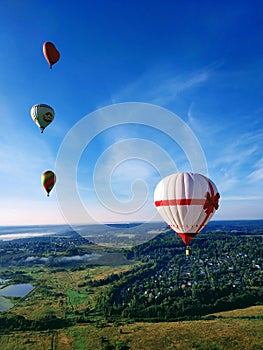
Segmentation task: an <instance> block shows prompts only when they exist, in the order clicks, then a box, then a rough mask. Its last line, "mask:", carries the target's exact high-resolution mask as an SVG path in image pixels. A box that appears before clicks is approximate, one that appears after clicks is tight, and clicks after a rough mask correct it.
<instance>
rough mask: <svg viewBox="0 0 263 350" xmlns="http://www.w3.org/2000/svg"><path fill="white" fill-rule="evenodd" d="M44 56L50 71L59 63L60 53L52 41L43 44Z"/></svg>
mask: <svg viewBox="0 0 263 350" xmlns="http://www.w3.org/2000/svg"><path fill="white" fill-rule="evenodd" d="M43 54H44V56H45V59H46V60H47V62H48V63H49V67H50V69H52V66H53V64H55V63H57V62H58V60H59V59H60V53H59V51H58V49H57V48H56V46H55V45H54V44H53V43H51V42H50V41H46V42H45V43H44V44H43Z"/></svg>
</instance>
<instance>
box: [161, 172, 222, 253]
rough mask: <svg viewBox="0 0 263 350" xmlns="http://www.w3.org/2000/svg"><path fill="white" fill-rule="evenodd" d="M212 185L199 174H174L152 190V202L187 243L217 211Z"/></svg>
mask: <svg viewBox="0 0 263 350" xmlns="http://www.w3.org/2000/svg"><path fill="white" fill-rule="evenodd" d="M219 197H220V195H219V193H218V191H217V188H216V186H215V184H214V183H213V182H212V181H211V180H210V179H208V178H207V177H205V176H204V175H201V174H194V173H176V174H172V175H170V176H167V177H165V178H164V179H162V180H161V181H160V182H159V183H158V184H157V186H156V188H155V191H154V203H155V206H156V208H157V210H158V212H159V213H160V215H161V217H162V218H163V219H164V220H165V221H166V223H167V224H168V225H169V226H170V227H171V228H172V229H173V230H174V231H175V232H176V233H177V234H178V235H179V236H180V237H181V238H182V240H183V242H184V243H185V245H186V246H187V249H186V254H187V255H189V254H190V248H189V244H190V242H191V240H192V238H193V237H195V236H196V235H197V234H198V233H199V232H200V231H201V230H202V229H203V228H204V227H205V225H206V224H207V223H208V221H209V220H210V219H211V217H212V216H213V214H214V212H215V211H216V209H218V200H219Z"/></svg>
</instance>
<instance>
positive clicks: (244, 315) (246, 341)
mask: <svg viewBox="0 0 263 350" xmlns="http://www.w3.org/2000/svg"><path fill="white" fill-rule="evenodd" d="M262 315H263V307H262V306H255V307H251V308H247V309H244V310H234V311H230V312H224V313H219V314H215V315H214V317H215V318H214V319H212V320H209V319H208V320H200V321H183V322H162V323H134V324H115V325H114V324H106V323H103V321H100V322H98V323H97V324H86V325H81V326H74V327H69V328H65V329H59V330H54V331H44V332H34V331H31V332H15V333H12V334H8V335H2V336H1V337H0V341H1V348H2V349H5V350H14V349H17V350H18V349H19V350H20V349H21V350H22V349H28V350H29V349H30V350H31V349H32V350H41V349H43V350H47V349H56V350H60V349H61V350H70V349H76V350H82V349H83V350H84V349H85V350H89V349H90V350H91V349H92V350H94V349H108V350H109V349H126V350H127V349H131V350H142V349H145V350H159V349H160V350H163V349H166V350H169V349H178V350H179V349H180V350H189V349H198V350H200V349H203V350H210V349H211V350H221V349H236V350H240V349H246V350H250V349H251V350H260V349H262V348H263V321H262ZM260 318H261V319H260Z"/></svg>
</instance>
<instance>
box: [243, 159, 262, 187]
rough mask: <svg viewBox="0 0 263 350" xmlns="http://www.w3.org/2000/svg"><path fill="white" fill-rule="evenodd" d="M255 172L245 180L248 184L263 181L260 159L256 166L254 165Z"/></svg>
mask: <svg viewBox="0 0 263 350" xmlns="http://www.w3.org/2000/svg"><path fill="white" fill-rule="evenodd" d="M255 168H256V170H254V171H252V172H251V173H250V174H249V175H248V177H247V179H248V181H250V182H252V183H253V182H257V181H262V180H263V158H261V159H260V160H259V161H258V162H257V163H256V164H255Z"/></svg>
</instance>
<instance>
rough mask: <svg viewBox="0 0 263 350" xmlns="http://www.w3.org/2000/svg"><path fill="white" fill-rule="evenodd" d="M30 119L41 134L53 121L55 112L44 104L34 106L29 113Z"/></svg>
mask: <svg viewBox="0 0 263 350" xmlns="http://www.w3.org/2000/svg"><path fill="white" fill-rule="evenodd" d="M30 114H31V117H32V119H33V120H34V122H35V123H36V124H37V126H38V127H39V128H40V130H41V132H43V131H44V129H45V128H46V127H47V126H48V125H49V124H50V123H51V122H52V121H53V119H54V117H55V111H54V109H53V108H52V107H50V106H48V105H45V104H38V105H34V106H33V107H32V108H31V111H30Z"/></svg>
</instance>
